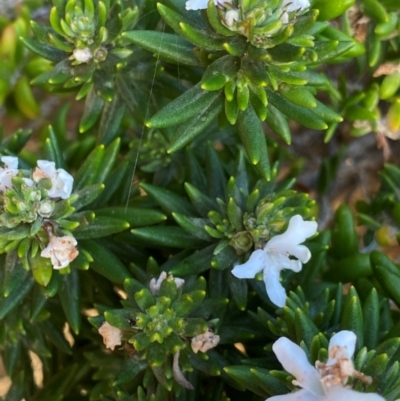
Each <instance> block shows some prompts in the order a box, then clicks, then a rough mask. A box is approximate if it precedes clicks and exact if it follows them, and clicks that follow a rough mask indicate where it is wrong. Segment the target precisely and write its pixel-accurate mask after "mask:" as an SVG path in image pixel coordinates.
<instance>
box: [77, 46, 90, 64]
mask: <svg viewBox="0 0 400 401" xmlns="http://www.w3.org/2000/svg"><path fill="white" fill-rule="evenodd" d="M72 55H73V56H74V59H75V60H76V61H77V62H78V63H88V62H89V61H90V60H91V59H92V58H93V54H92V52H91V50H90V49H89V48H88V47H85V48H84V49H75V50H74V51H73V53H72Z"/></svg>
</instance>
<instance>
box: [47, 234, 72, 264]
mask: <svg viewBox="0 0 400 401" xmlns="http://www.w3.org/2000/svg"><path fill="white" fill-rule="evenodd" d="M77 244H78V243H77V241H76V239H75V238H74V237H71V236H69V235H66V236H64V237H56V236H50V241H49V243H48V245H47V247H46V248H44V249H43V251H42V252H41V254H40V256H42V257H43V258H50V259H51V263H52V265H53V268H54V269H57V270H58V269H63V268H64V267H67V266H68V265H69V263H70V262H72V261H73V260H74V259H75V258H76V257H77V256H78V254H79V251H78V250H77V249H76V245H77Z"/></svg>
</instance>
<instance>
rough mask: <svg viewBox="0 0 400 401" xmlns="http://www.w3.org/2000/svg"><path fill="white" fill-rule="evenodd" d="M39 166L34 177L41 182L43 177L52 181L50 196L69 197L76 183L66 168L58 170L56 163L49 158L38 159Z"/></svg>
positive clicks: (48, 192)
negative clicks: (48, 159)
mask: <svg viewBox="0 0 400 401" xmlns="http://www.w3.org/2000/svg"><path fill="white" fill-rule="evenodd" d="M37 164H38V167H36V169H35V171H34V172H33V179H34V180H35V182H39V181H40V180H41V179H42V178H48V179H50V181H51V184H52V185H51V188H50V189H49V190H48V191H47V194H48V196H49V197H50V198H61V199H68V198H69V197H70V195H71V192H72V186H73V184H74V179H73V177H72V176H71V175H70V174H69V173H67V172H66V171H65V170H64V169H62V168H59V169H57V170H56V164H55V163H54V162H49V161H47V160H38V162H37Z"/></svg>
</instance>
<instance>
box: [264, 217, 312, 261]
mask: <svg viewBox="0 0 400 401" xmlns="http://www.w3.org/2000/svg"><path fill="white" fill-rule="evenodd" d="M317 228H318V225H317V223H316V222H315V221H304V220H303V218H302V217H301V216H300V215H299V214H296V215H295V216H293V217H292V218H291V219H290V220H289V226H288V228H287V230H286V231H285V232H284V233H283V234H279V235H275V237H272V238H271V239H270V240H269V241H268V243H267V244H266V246H265V249H266V250H268V249H274V250H275V251H276V252H282V253H285V252H286V253H290V254H291V255H292V252H291V251H292V250H294V249H295V248H296V246H297V245H299V244H301V243H303V242H304V241H305V240H306V239H307V238H309V237H311V236H313V235H314V234H315V233H316V232H317Z"/></svg>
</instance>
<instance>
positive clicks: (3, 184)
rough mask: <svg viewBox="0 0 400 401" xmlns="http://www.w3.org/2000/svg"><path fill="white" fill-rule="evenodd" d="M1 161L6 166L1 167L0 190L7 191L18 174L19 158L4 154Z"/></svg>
mask: <svg viewBox="0 0 400 401" xmlns="http://www.w3.org/2000/svg"><path fill="white" fill-rule="evenodd" d="M1 161H2V162H3V163H4V167H0V191H5V190H6V189H9V188H11V187H12V182H11V179H12V178H13V177H14V176H16V175H17V174H18V158H17V157H13V156H3V157H2V158H1Z"/></svg>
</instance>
